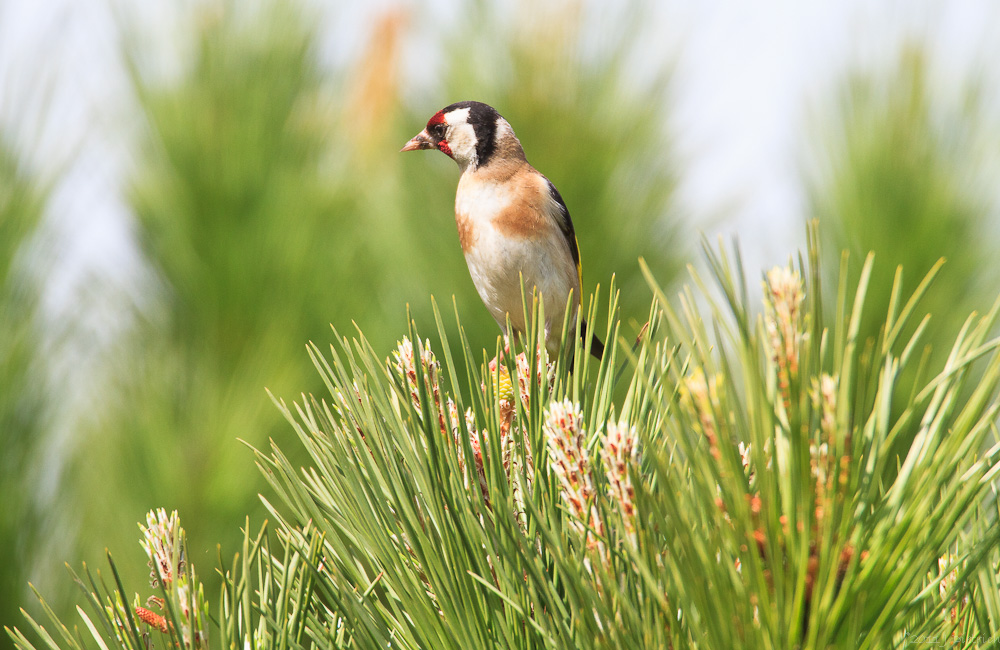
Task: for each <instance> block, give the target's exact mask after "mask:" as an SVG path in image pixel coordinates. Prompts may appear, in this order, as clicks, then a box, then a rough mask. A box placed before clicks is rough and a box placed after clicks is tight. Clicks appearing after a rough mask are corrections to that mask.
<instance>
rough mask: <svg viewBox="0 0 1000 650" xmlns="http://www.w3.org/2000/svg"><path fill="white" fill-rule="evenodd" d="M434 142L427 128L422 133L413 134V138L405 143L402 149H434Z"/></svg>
mask: <svg viewBox="0 0 1000 650" xmlns="http://www.w3.org/2000/svg"><path fill="white" fill-rule="evenodd" d="M433 148H434V143H433V142H431V136H429V135H428V134H427V129H424V130H423V131H421V132H420V133H418V134H416V135H415V136H413V138H412V139H411V140H410V141H409V142H407V143H406V144H405V145H403V148H402V149H400V151H416V150H417V149H433Z"/></svg>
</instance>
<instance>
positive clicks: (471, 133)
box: [447, 124, 476, 165]
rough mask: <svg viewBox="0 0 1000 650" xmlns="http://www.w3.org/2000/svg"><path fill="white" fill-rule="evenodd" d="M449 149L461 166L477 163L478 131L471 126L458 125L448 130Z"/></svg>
mask: <svg viewBox="0 0 1000 650" xmlns="http://www.w3.org/2000/svg"><path fill="white" fill-rule="evenodd" d="M447 140H448V147H449V148H450V149H451V155H453V156H454V157H455V160H456V161H458V162H459V164H464V165H473V164H475V163H476V131H475V129H473V128H472V125H471V124H456V125H455V126H451V127H449V128H448V135H447Z"/></svg>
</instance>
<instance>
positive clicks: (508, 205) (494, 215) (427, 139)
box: [401, 102, 604, 359]
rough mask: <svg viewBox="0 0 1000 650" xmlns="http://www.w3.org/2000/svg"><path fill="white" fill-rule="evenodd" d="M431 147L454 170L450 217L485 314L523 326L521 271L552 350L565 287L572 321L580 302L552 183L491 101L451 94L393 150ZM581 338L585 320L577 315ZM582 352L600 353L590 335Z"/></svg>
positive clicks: (565, 222)
mask: <svg viewBox="0 0 1000 650" xmlns="http://www.w3.org/2000/svg"><path fill="white" fill-rule="evenodd" d="M418 149H437V150H438V151H441V152H443V153H445V154H447V155H448V156H450V157H451V159H452V160H454V161H455V162H456V163H458V168H459V170H461V172H462V175H461V177H460V178H459V180H458V191H457V192H456V194H455V223H456V224H457V226H458V240H459V243H460V244H461V245H462V252H463V253H465V261H466V262H467V263H468V265H469V273H471V274H472V281H473V283H474V284H475V285H476V290H477V291H479V296H480V297H481V298H482V299H483V302H484V303H485V304H486V308H487V309H488V310H489V312H490V314H491V315H492V316H493V318H494V319H496V321H497V323H499V325H500V329H501V330H502V331H503V334H504V336H505V337H506V336H508V334H509V332H508V331H507V319H508V317H509V318H510V324H511V327H512V328H513V329H514V330H515V332H517V333H521V334H523V333H524V332H525V330H526V326H525V322H524V312H523V309H522V306H521V278H523V279H524V289H525V292H526V294H527V295H530V292H531V291H533V290H534V291H537V293H538V295H539V296H541V300H542V304H543V309H544V312H545V347H546V349H547V350H548V351H549V353H550V354H557V353H558V351H559V343H560V340H559V339H560V335H561V333H562V324H563V320H564V317H565V315H566V305H567V303H568V301H569V295H570V292H572V293H573V309H574V313H573V314H572V315H571V318H570V325H571V326H574V325H575V324H576V320H575V319H576V317H577V312H578V311H579V308H580V285H581V274H580V269H581V267H580V250H579V248H578V246H577V241H576V233H575V232H574V230H573V222H572V221H571V220H570V218H569V210H567V209H566V203H565V202H563V199H562V197H561V196H560V195H559V191H558V190H557V189H556V188H555V186H554V185H553V184H552V182H551V181H549V179H547V178H546V177H545V176H543V175H542V174H541V173H539V172H538V170H536V169H535V168H534V167H532V166H531V165H530V164H528V160H527V159H526V158H525V156H524V149H523V148H522V147H521V143H520V141H519V140H518V139H517V136H515V135H514V130H513V129H512V128H511V126H510V124H509V123H508V122H507V120H505V119H504V118H503V117H501V116H500V114H499V113H497V111H496V109H494V108H493V107H492V106H488V105H486V104H483V103H481V102H458V103H456V104H452V105H450V106H446V107H445V108H442V109H441V110H440V111H438V112H437V113H435V114H434V115H433V116H432V117H431V119H430V120H428V121H427V126H426V128H424V130H423V131H421V132H420V133H418V134H417V135H416V136H414V137H413V138H412V139H411V140H410V141H409V142H407V143H406V145H405V146H404V147H403V148H402V150H401V151H416V150H418ZM580 330H581V333H582V334H583V335H584V340H586V332H587V327H586V323H585V322H581V323H580ZM590 352H591V354H593V355H594V356H595V357H597V358H598V359H600V358H601V357H602V356H603V354H604V344H603V343H601V341H600V339H598V338H597V336H596V335H595V336H593V337H592V340H591V346H590Z"/></svg>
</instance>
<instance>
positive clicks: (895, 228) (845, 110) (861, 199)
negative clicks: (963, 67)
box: [809, 44, 996, 452]
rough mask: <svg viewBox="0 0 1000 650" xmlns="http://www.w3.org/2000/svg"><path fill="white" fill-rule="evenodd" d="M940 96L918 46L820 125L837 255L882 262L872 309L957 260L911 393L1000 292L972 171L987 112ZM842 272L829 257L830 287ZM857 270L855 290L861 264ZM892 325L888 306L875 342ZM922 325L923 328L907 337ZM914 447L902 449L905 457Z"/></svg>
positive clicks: (937, 299)
mask: <svg viewBox="0 0 1000 650" xmlns="http://www.w3.org/2000/svg"><path fill="white" fill-rule="evenodd" d="M934 92H935V90H934V86H933V84H932V83H931V79H930V72H929V69H928V63H927V61H926V59H925V54H924V51H923V49H921V48H920V47H918V46H916V45H912V44H910V45H907V46H906V47H904V49H903V50H902V52H901V54H900V57H899V60H898V62H897V64H896V66H895V67H894V68H893V69H892V70H891V71H890V72H888V73H885V74H875V73H872V72H865V73H861V72H858V73H855V74H854V75H852V76H851V77H850V78H849V79H848V81H847V83H846V85H845V89H844V93H843V94H842V96H841V98H840V99H841V101H840V103H839V104H836V105H835V106H836V109H837V110H838V111H839V114H835V115H834V116H832V117H830V118H829V119H825V120H823V121H822V122H821V123H820V126H819V128H820V130H821V134H822V135H821V140H823V139H825V142H826V143H827V145H828V146H827V148H826V149H825V150H824V151H823V153H822V154H821V156H823V157H824V160H823V166H822V167H821V170H820V172H819V173H818V174H817V175H816V177H814V178H813V179H812V182H811V186H810V187H809V192H810V201H811V203H812V211H813V214H814V215H815V216H818V217H819V219H820V224H821V226H822V229H823V234H824V237H825V239H826V242H827V243H826V245H825V247H824V248H825V250H826V251H827V252H828V253H829V254H831V255H834V256H836V257H839V255H840V253H841V251H846V252H847V253H849V254H850V255H851V256H852V257H853V259H855V260H861V259H864V257H865V256H866V255H867V254H868V253H869V252H870V251H871V252H874V253H875V263H874V267H873V275H872V280H871V285H870V287H871V288H870V289H869V294H870V295H871V298H872V300H871V304H872V305H878V306H879V307H881V306H888V305H889V299H890V296H891V291H892V287H893V278H894V275H895V274H896V273H897V269H898V268H899V267H902V276H901V284H900V288H901V294H902V295H907V294H909V293H910V292H912V291H914V290H915V289H916V287H917V286H918V285H919V284H920V283H921V281H922V280H923V278H924V276H925V274H927V273H928V272H929V271H930V270H931V269H932V267H934V265H935V264H936V263H937V262H938V261H939V260H940V259H941V258H944V260H945V262H946V263H945V265H944V267H943V269H942V270H941V272H940V273H939V274H938V275H937V277H936V278H935V281H934V284H933V285H932V286H931V288H930V290H929V291H928V292H927V293H926V295H925V297H924V298H923V300H922V301H921V303H920V305H919V306H918V315H919V316H921V317H923V316H924V315H926V314H933V318H931V319H930V320H929V321H928V323H927V324H926V329H925V331H924V333H923V336H922V338H921V339H920V343H919V347H918V348H917V349H918V350H920V348H921V347H924V346H926V348H925V350H926V358H925V363H924V364H923V365H922V366H921V369H919V370H918V368H916V367H914V368H911V369H910V370H909V371H908V372H907V373H906V375H905V376H904V377H903V378H902V379H901V380H900V383H899V390H900V394H901V395H905V394H906V393H907V392H908V391H909V390H910V388H911V387H912V386H913V385H914V384H915V383H916V382H917V381H918V377H919V375H920V374H921V373H924V374H925V375H926V373H928V372H937V370H938V369H940V367H941V366H942V364H943V363H944V360H945V358H946V356H947V354H948V353H949V344H948V339H950V338H951V334H952V333H953V332H954V331H956V330H957V329H958V328H959V327H960V326H961V324H962V322H963V321H964V320H965V318H966V316H967V315H968V314H969V312H971V311H974V310H978V311H980V312H982V311H984V310H985V309H986V308H988V307H989V305H990V304H991V303H992V301H993V299H994V297H995V295H996V283H995V282H994V281H993V280H994V275H993V274H992V273H991V272H990V269H991V268H995V265H993V264H992V263H991V261H992V255H991V251H990V249H991V246H990V243H989V242H990V238H989V234H988V232H987V231H986V226H987V219H986V218H987V216H988V214H989V207H988V204H987V203H986V201H985V199H984V198H983V197H982V196H981V193H980V192H978V191H977V187H976V181H977V179H975V177H974V175H973V174H971V173H970V171H971V170H972V168H973V167H972V160H973V156H972V155H971V154H972V152H973V151H974V150H975V149H976V147H975V146H974V138H975V126H976V114H975V111H976V104H975V102H974V101H972V102H969V103H968V104H967V105H965V106H963V107H962V108H961V109H955V110H953V111H951V112H949V111H947V110H946V109H945V106H946V105H947V104H946V102H943V101H936V100H935V96H934ZM971 97H972V98H973V100H974V96H971ZM839 265H840V260H839V259H828V260H827V268H828V269H830V273H828V274H827V275H828V277H829V278H835V277H836V272H837V271H836V269H837V268H838V267H839ZM853 268H854V271H853V274H852V276H851V278H850V280H849V281H850V282H856V281H857V278H858V273H859V272H860V268H861V265H860V264H858V263H855V264H854V265H853ZM828 289H830V290H831V291H832V290H834V289H835V286H834V285H833V284H831V285H829V286H828ZM885 320H886V313H885V312H884V311H882V309H881V308H870V309H868V310H866V312H865V314H864V319H863V321H862V327H861V332H862V335H863V339H868V340H870V341H875V340H877V339H878V336H879V333H880V330H881V329H882V328H883V326H884V323H885ZM919 323H920V319H919V318H918V319H915V320H914V322H913V323H912V324H911V325H910V326H909V329H908V330H907V332H906V334H907V336H909V335H910V334H912V333H913V332H914V331H916V328H917V326H918V324H919ZM897 408H898V407H897ZM915 426H916V425H915V424H914V426H913V427H912V428H913V429H914V431H915ZM911 437H912V434H911ZM908 440H909V437H907V438H906V439H905V440H904V444H903V445H902V446H901V447H900V449H899V450H898V451H901V452H905V447H906V445H907V444H908Z"/></svg>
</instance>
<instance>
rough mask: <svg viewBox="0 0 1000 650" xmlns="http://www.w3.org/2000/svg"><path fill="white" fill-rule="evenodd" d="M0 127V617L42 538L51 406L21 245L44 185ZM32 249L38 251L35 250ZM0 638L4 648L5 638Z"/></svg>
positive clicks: (18, 591)
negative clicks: (43, 454)
mask: <svg viewBox="0 0 1000 650" xmlns="http://www.w3.org/2000/svg"><path fill="white" fill-rule="evenodd" d="M4 136H5V134H4V133H2V132H0V449H2V450H3V451H2V452H0V495H2V501H3V506H2V507H0V555H2V556H3V558H4V563H3V568H0V620H2V621H3V622H4V623H10V622H14V621H16V620H17V619H19V618H20V614H19V608H21V607H29V608H30V607H31V605H30V603H29V600H30V597H29V594H30V592H29V591H28V580H29V579H30V577H31V573H30V571H31V568H32V566H37V565H33V562H34V561H35V560H37V559H38V558H37V557H36V556H35V555H34V553H35V551H36V550H37V548H38V546H39V543H40V542H41V538H40V533H41V530H42V518H43V516H44V515H43V513H42V512H41V511H40V509H39V507H38V504H39V492H41V491H42V489H43V486H42V485H40V484H39V476H38V471H37V470H38V466H39V458H38V453H39V450H40V449H41V448H42V447H43V439H44V436H45V427H46V426H47V425H48V424H50V421H49V420H47V419H46V415H47V412H48V408H49V407H50V406H51V403H50V401H49V393H48V390H47V388H46V385H45V374H44V368H42V367H41V357H42V345H43V339H42V336H41V334H40V328H39V318H38V303H39V293H40V291H41V286H40V282H39V281H38V277H37V276H36V274H35V273H33V272H32V269H31V264H30V262H29V259H30V256H29V255H28V253H29V251H28V250H27V249H28V248H29V246H30V245H31V244H32V242H37V239H36V238H35V236H36V235H37V234H38V228H39V225H40V223H41V221H42V215H43V211H44V207H45V203H46V198H47V195H48V189H47V188H46V187H45V186H43V184H42V183H40V182H39V180H38V179H37V178H36V177H35V175H34V174H33V173H32V171H31V170H30V169H28V166H27V165H26V164H25V161H24V160H23V158H22V156H21V155H20V153H19V152H18V151H17V150H16V148H15V147H14V146H13V145H12V144H11V143H10V142H8V140H7V138H6V137H4ZM34 252H36V253H37V251H34ZM4 636H5V638H4V639H3V640H2V641H0V643H3V644H4V647H9V644H10V640H9V639H7V638H6V635H4Z"/></svg>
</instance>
